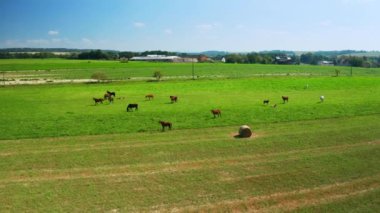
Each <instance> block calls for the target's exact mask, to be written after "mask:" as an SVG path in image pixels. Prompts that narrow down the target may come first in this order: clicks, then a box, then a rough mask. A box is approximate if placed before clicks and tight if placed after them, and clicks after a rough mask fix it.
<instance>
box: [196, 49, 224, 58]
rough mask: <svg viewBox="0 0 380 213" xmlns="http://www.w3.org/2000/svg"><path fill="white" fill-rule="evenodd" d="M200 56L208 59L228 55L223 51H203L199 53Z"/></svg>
mask: <svg viewBox="0 0 380 213" xmlns="http://www.w3.org/2000/svg"><path fill="white" fill-rule="evenodd" d="M200 54H202V55H206V56H208V57H216V56H224V55H228V52H225V51H217V50H209V51H204V52H200Z"/></svg>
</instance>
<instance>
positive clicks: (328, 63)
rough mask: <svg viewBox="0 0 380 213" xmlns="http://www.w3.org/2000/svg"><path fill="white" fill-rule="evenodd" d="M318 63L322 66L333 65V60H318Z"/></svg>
mask: <svg viewBox="0 0 380 213" xmlns="http://www.w3.org/2000/svg"><path fill="white" fill-rule="evenodd" d="M319 65H322V66H334V62H333V61H320V62H319Z"/></svg>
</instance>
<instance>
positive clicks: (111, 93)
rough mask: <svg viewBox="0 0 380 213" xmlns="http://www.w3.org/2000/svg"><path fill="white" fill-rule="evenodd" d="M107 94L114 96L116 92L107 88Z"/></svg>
mask: <svg viewBox="0 0 380 213" xmlns="http://www.w3.org/2000/svg"><path fill="white" fill-rule="evenodd" d="M107 94H108V95H110V96H113V97H116V93H115V92H110V91H108V90H107Z"/></svg>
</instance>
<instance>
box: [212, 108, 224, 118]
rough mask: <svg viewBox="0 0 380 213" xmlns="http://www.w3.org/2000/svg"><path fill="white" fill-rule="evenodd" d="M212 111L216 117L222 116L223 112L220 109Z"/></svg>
mask: <svg viewBox="0 0 380 213" xmlns="http://www.w3.org/2000/svg"><path fill="white" fill-rule="evenodd" d="M211 113H212V114H213V115H214V118H216V116H218V117H220V116H222V112H221V111H220V109H212V110H211Z"/></svg>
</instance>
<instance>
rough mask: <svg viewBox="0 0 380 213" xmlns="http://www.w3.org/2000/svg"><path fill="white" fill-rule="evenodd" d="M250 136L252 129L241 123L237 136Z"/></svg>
mask: <svg viewBox="0 0 380 213" xmlns="http://www.w3.org/2000/svg"><path fill="white" fill-rule="evenodd" d="M251 136H252V130H251V128H250V127H249V126H247V125H243V126H241V127H240V128H239V137H241V138H249V137H251Z"/></svg>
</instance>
